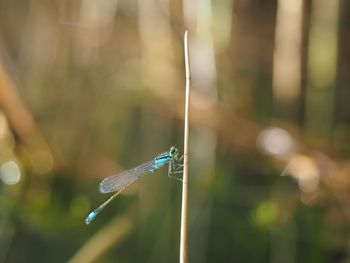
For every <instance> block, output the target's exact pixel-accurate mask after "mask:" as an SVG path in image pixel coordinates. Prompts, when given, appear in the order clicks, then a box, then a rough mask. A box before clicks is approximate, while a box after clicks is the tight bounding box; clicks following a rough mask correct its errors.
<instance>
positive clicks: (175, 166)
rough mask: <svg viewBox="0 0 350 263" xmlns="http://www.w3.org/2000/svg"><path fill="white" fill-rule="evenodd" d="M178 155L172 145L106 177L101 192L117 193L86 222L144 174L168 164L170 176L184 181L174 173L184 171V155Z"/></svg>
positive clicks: (89, 216) (88, 217) (91, 219)
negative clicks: (128, 168) (147, 158)
mask: <svg viewBox="0 0 350 263" xmlns="http://www.w3.org/2000/svg"><path fill="white" fill-rule="evenodd" d="M178 156H179V151H178V150H177V148H176V147H175V146H171V147H170V150H169V151H167V152H164V153H161V154H159V155H157V156H156V157H155V158H154V159H153V160H152V161H149V162H146V163H143V164H140V165H139V166H137V167H135V168H133V169H130V170H127V171H124V172H121V173H119V174H115V175H111V176H109V177H106V178H104V179H103V180H102V182H101V183H100V186H99V190H100V192H101V193H113V192H116V193H115V194H113V195H112V196H111V197H110V198H109V199H107V200H106V201H105V202H104V203H103V204H101V205H100V206H99V207H98V208H96V209H95V210H94V211H92V212H91V213H90V214H89V215H88V216H87V218H86V219H85V223H86V224H87V225H88V224H90V223H91V222H92V221H93V220H94V219H95V218H96V216H97V215H98V214H99V213H100V212H101V211H102V209H103V208H105V207H106V206H107V205H108V204H109V203H110V202H111V201H112V200H113V199H114V198H115V197H117V196H118V195H119V194H120V193H121V192H122V191H123V190H124V189H125V188H127V187H128V186H130V185H131V184H132V183H134V182H136V181H137V180H138V179H140V178H141V177H143V176H144V175H147V174H152V173H154V172H156V171H157V170H159V169H160V168H162V167H163V166H165V165H168V176H169V177H171V178H174V179H177V180H180V181H181V182H182V179H180V178H178V177H175V176H173V174H176V173H182V170H180V169H181V168H182V167H183V164H182V160H183V156H181V157H178Z"/></svg>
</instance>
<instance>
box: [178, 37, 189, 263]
mask: <svg viewBox="0 0 350 263" xmlns="http://www.w3.org/2000/svg"><path fill="white" fill-rule="evenodd" d="M184 50H185V67H186V104H185V132H184V133H185V134H184V160H183V163H184V166H183V183H182V208H181V236H180V263H187V262H188V237H187V232H188V231H187V219H188V215H187V211H188V132H189V131H188V130H189V116H188V115H189V114H188V113H189V102H190V86H191V85H190V84H191V83H190V79H191V74H190V59H189V54H188V53H189V51H188V50H189V48H188V32H187V31H186V32H185V35H184Z"/></svg>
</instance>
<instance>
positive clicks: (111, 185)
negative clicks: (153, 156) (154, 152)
mask: <svg viewBox="0 0 350 263" xmlns="http://www.w3.org/2000/svg"><path fill="white" fill-rule="evenodd" d="M153 166H154V160H152V161H150V162H147V163H144V164H141V165H139V166H137V167H135V168H134V169H131V170H128V171H124V172H122V173H119V174H116V175H112V176H109V177H106V178H105V179H103V180H102V182H101V183H100V192H101V193H111V192H116V191H119V190H121V189H123V188H125V187H127V186H129V185H130V184H132V183H133V182H135V181H136V180H137V179H139V178H140V177H141V176H143V175H145V174H147V173H148V172H149V171H151V168H152V167H153Z"/></svg>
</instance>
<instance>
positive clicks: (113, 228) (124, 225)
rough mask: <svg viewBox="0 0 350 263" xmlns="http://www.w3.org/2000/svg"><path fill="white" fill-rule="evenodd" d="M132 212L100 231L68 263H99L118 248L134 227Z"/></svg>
mask: <svg viewBox="0 0 350 263" xmlns="http://www.w3.org/2000/svg"><path fill="white" fill-rule="evenodd" d="M130 218H132V216H130V212H129V213H126V214H125V215H123V216H118V217H116V218H115V219H113V220H112V221H111V222H110V223H108V224H107V225H106V226H104V227H103V228H102V229H100V230H99V231H98V232H97V233H96V234H95V235H93V236H92V237H91V238H90V240H89V241H88V242H86V243H85V244H84V245H83V246H82V247H81V248H80V249H79V250H78V251H77V253H76V254H75V255H73V257H72V258H71V259H70V260H69V261H68V263H90V262H97V261H98V259H99V258H100V257H101V256H102V255H103V254H105V253H106V252H107V251H108V250H109V249H111V247H113V246H116V245H117V244H119V243H120V242H122V240H123V239H124V238H125V237H126V236H127V234H128V233H129V232H130V231H131V229H132V228H133V227H134V222H133V221H132V220H131V219H130Z"/></svg>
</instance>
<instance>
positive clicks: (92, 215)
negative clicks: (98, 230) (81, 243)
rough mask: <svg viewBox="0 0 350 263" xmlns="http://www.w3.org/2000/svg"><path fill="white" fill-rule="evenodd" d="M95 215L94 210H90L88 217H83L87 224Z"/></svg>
mask: <svg viewBox="0 0 350 263" xmlns="http://www.w3.org/2000/svg"><path fill="white" fill-rule="evenodd" d="M95 217H96V213H95V211H93V212H91V213H90V214H89V215H88V217H87V218H86V219H85V223H86V224H87V225H88V224H90V223H91V221H92V220H94V219H95Z"/></svg>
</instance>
